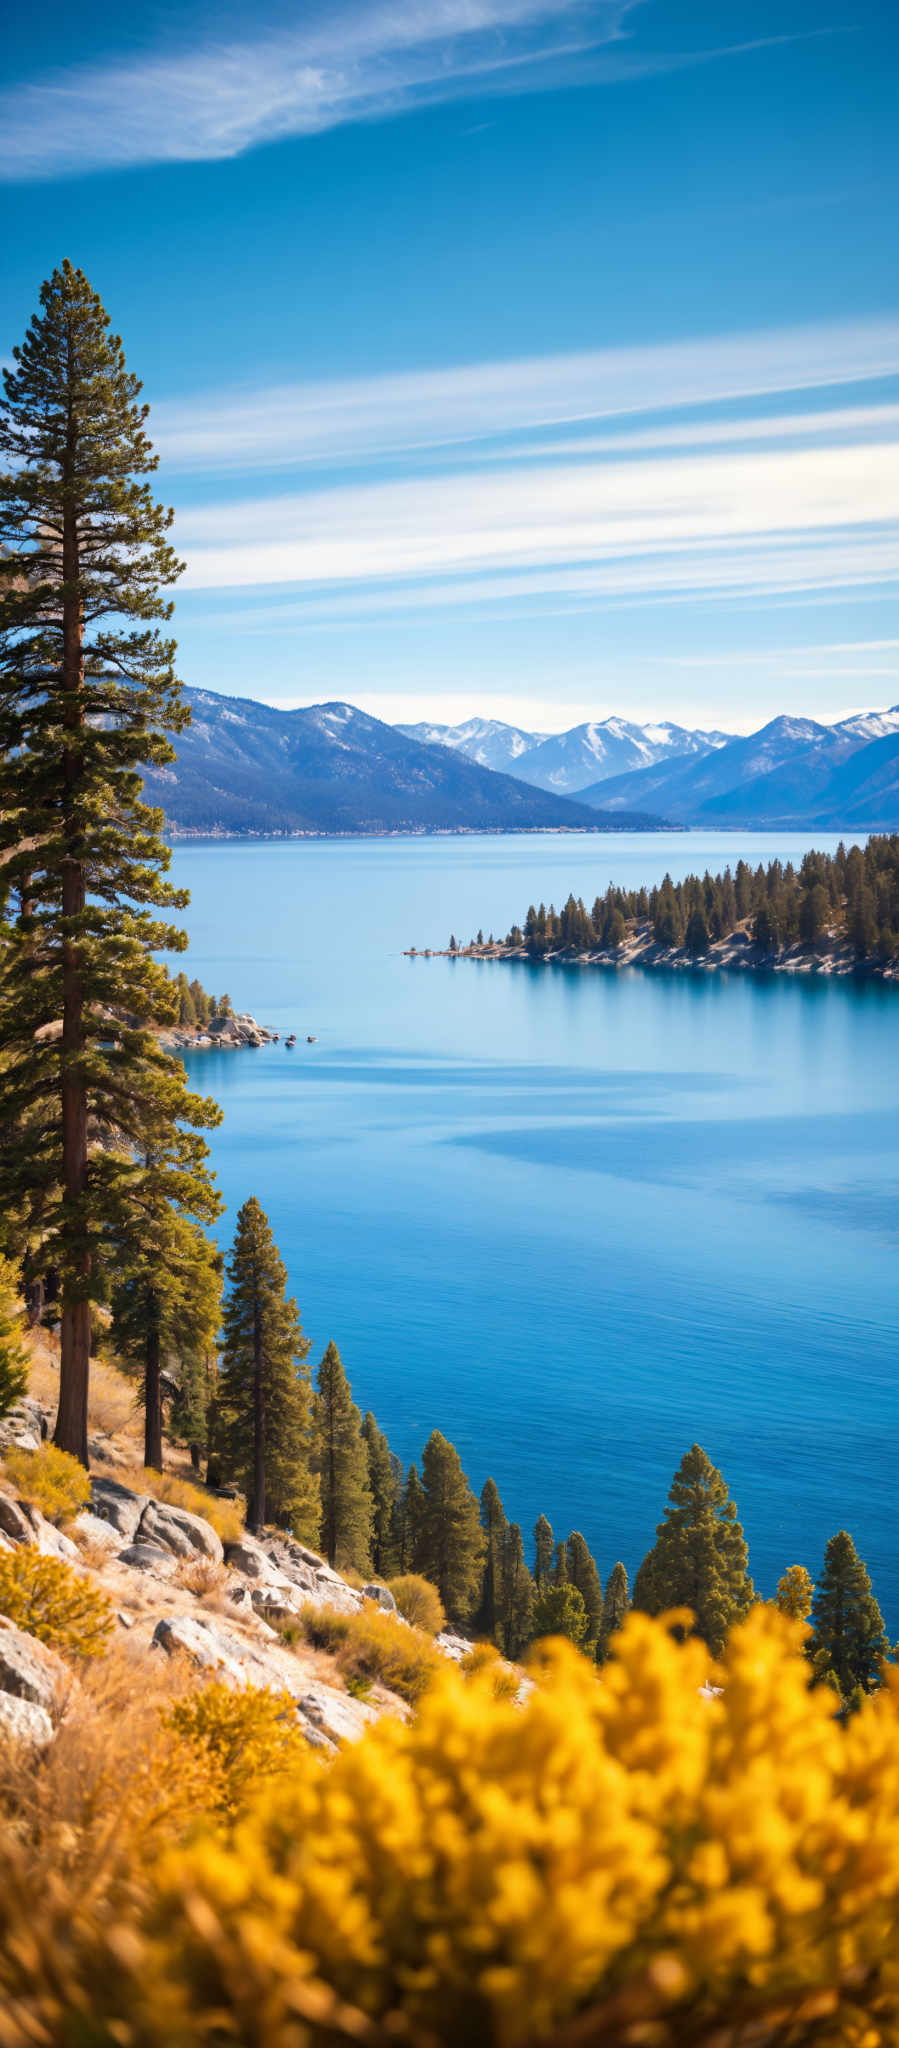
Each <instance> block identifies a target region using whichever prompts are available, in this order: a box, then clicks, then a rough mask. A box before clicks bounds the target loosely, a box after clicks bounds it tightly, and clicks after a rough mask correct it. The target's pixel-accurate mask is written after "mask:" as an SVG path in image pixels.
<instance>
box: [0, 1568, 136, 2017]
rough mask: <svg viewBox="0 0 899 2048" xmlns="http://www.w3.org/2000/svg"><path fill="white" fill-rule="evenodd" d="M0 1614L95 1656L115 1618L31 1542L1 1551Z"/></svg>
mask: <svg viewBox="0 0 899 2048" xmlns="http://www.w3.org/2000/svg"><path fill="white" fill-rule="evenodd" d="M0 1614H5V1615H6V1617H7V1619H8V1620H9V1621H14V1622H15V1624H16V1627H17V1628H22V1629H25V1630H26V1632H27V1633H28V1635H30V1636H37V1637H38V1638H39V1640H40V1641H41V1642H42V1643H49V1645H50V1647H51V1649H54V1650H63V1651H67V1652H68V1653H69V1655H71V1656H73V1657H98V1656H99V1655H100V1653H101V1651H103V1650H104V1649H105V1648H106V1643H107V1640H108V1637H109V1634H110V1631H111V1629H112V1626H113V1620H114V1616H113V1610H112V1607H111V1606H110V1603H109V1601H108V1600H107V1598H106V1595H105V1593H103V1592H101V1590H100V1588H99V1586H94V1585H92V1584H91V1582H90V1580H89V1579H84V1578H82V1577H81V1575H80V1573H78V1572H76V1571H73V1569H72V1566H71V1565H69V1564H66V1563H65V1562H64V1560H63V1559H62V1558H60V1557H41V1556H40V1553H39V1552H38V1551H37V1550H35V1549H34V1547H33V1546H32V1545H31V1544H28V1545H23V1547H22V1549H21V1550H13V1551H0ZM0 2039H2V2036H0Z"/></svg>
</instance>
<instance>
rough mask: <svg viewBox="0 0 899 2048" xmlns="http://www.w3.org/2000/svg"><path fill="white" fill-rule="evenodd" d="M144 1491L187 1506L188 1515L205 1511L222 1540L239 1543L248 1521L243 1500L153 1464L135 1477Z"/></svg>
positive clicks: (206, 1518)
mask: <svg viewBox="0 0 899 2048" xmlns="http://www.w3.org/2000/svg"><path fill="white" fill-rule="evenodd" d="M134 1484H135V1486H136V1487H137V1488H138V1490H139V1491H140V1492H141V1493H152V1495H153V1498H154V1500H164V1501H168V1503H169V1506H170V1507H173V1508H185V1509H186V1510H187V1513H188V1514H189V1515H202V1517H203V1520H204V1522H209V1523H211V1525H212V1527H213V1529H214V1530H215V1533H216V1535H217V1536H218V1537H220V1539H221V1541H222V1543H239V1542H240V1539H241V1537H242V1535H243V1533H244V1528H245V1524H246V1509H245V1505H244V1502H243V1501H242V1500H219V1499H217V1497H216V1495H215V1494H214V1493H206V1492H205V1491H204V1489H203V1488H202V1487H201V1486H191V1484H190V1481H189V1480H187V1479H179V1477H178V1475H177V1473H175V1472H156V1471H154V1469H153V1467H152V1466H150V1465H145V1466H144V1468H143V1471H142V1472H141V1473H140V1474H139V1476H138V1477H137V1478H136V1479H135V1481H134Z"/></svg>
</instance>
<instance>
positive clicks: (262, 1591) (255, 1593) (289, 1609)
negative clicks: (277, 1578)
mask: <svg viewBox="0 0 899 2048" xmlns="http://www.w3.org/2000/svg"><path fill="white" fill-rule="evenodd" d="M250 1603H251V1605H252V1608H253V1612H254V1613H255V1614H261V1616H262V1619H263V1621H274V1622H277V1621H291V1620H292V1619H293V1617H294V1616H295V1615H296V1614H298V1613H299V1610H300V1606H301V1602H300V1601H299V1600H293V1599H292V1598H291V1595H290V1593H289V1591H288V1592H285V1591H284V1590H283V1589H282V1588H281V1587H280V1586H266V1585H261V1586H252V1587H251V1588H250Z"/></svg>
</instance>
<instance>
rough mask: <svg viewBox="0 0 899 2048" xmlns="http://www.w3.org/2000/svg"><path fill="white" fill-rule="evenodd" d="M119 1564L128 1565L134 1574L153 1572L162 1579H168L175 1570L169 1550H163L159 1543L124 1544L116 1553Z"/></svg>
mask: <svg viewBox="0 0 899 2048" xmlns="http://www.w3.org/2000/svg"><path fill="white" fill-rule="evenodd" d="M118 1559H119V1563H120V1564H129V1565H130V1566H131V1569H132V1571H135V1572H155V1573H157V1574H158V1575H159V1576H160V1577H162V1578H170V1577H171V1575H172V1572H173V1571H174V1569H175V1557H174V1553H173V1552H172V1551H171V1550H164V1549H163V1546H162V1544H161V1543H126V1545H125V1548H124V1550H120V1551H119V1553H118Z"/></svg>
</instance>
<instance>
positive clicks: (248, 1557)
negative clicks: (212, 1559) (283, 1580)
mask: <svg viewBox="0 0 899 2048" xmlns="http://www.w3.org/2000/svg"><path fill="white" fill-rule="evenodd" d="M225 1563H226V1564H227V1565H230V1566H231V1569H232V1570H233V1571H235V1572H242V1573H243V1575H244V1578H245V1579H270V1578H271V1577H272V1574H273V1571H274V1566H273V1564H272V1560H271V1558H270V1557H269V1555H268V1552H267V1551H266V1550H264V1549H263V1547H262V1544H261V1543H260V1542H259V1541H258V1539H257V1538H256V1537H255V1536H251V1535H250V1534H249V1531H247V1532H246V1534H245V1535H243V1536H242V1537H241V1539H240V1542H239V1543H226V1544H225Z"/></svg>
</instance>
